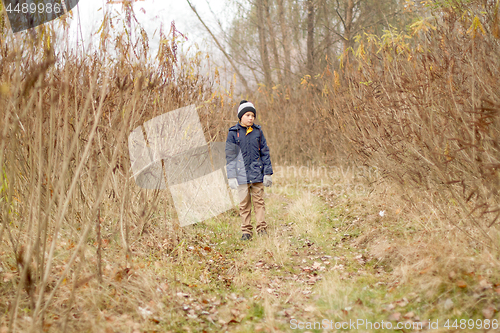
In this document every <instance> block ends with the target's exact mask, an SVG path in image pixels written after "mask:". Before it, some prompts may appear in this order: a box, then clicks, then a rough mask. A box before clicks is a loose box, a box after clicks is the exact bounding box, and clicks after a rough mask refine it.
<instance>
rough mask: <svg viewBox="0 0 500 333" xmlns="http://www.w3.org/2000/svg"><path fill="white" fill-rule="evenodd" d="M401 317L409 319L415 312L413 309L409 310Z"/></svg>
mask: <svg viewBox="0 0 500 333" xmlns="http://www.w3.org/2000/svg"><path fill="white" fill-rule="evenodd" d="M403 317H404V318H406V319H411V318H413V317H415V313H413V311H410V312H407V313H406V314H405V315H404V316H403Z"/></svg>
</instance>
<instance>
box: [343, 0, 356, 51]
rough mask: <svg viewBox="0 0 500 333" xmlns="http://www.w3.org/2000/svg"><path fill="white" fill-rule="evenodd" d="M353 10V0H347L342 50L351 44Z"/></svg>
mask: <svg viewBox="0 0 500 333" xmlns="http://www.w3.org/2000/svg"><path fill="white" fill-rule="evenodd" d="M353 10H354V0H347V7H346V10H345V22H344V52H345V50H347V49H348V48H349V46H351V28H352V12H353Z"/></svg>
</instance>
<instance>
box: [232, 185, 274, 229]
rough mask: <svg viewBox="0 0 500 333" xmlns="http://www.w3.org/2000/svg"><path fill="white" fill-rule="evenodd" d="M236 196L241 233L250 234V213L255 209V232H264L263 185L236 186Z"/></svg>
mask: <svg viewBox="0 0 500 333" xmlns="http://www.w3.org/2000/svg"><path fill="white" fill-rule="evenodd" d="M238 196H239V198H240V216H241V219H242V224H241V231H242V232H243V233H244V234H250V235H251V234H252V229H253V226H252V222H251V221H250V219H251V216H250V213H251V211H252V201H253V208H254V209H255V219H256V220H257V232H259V231H261V230H266V228H267V224H266V221H265V220H264V214H265V212H266V208H265V206H264V184H263V183H254V184H244V185H239V186H238Z"/></svg>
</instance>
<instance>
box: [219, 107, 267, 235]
mask: <svg viewBox="0 0 500 333" xmlns="http://www.w3.org/2000/svg"><path fill="white" fill-rule="evenodd" d="M255 117H256V111H255V107H254V105H253V104H252V103H250V102H248V101H245V100H243V101H241V102H240V105H239V107H238V119H239V122H238V124H237V125H235V126H233V127H231V128H230V129H229V133H228V135H227V140H226V164H227V178H228V179H229V186H230V187H231V188H232V189H238V196H239V200H240V216H241V219H242V224H241V230H242V233H243V235H242V236H241V240H250V239H251V238H252V229H253V227H252V223H251V222H250V213H251V208H252V203H251V201H253V206H254V209H255V218H256V220H257V233H258V234H259V235H265V234H267V231H266V229H267V224H266V221H265V219H264V213H265V207H264V186H266V187H269V186H271V185H272V178H271V175H272V174H273V167H272V166H271V157H270V155H269V147H268V146H267V143H266V138H265V137H264V134H263V133H262V129H261V128H260V126H259V125H255V124H254V120H255Z"/></svg>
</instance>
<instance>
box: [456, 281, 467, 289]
mask: <svg viewBox="0 0 500 333" xmlns="http://www.w3.org/2000/svg"><path fill="white" fill-rule="evenodd" d="M457 287H459V288H467V282H465V281H464V280H458V281H457Z"/></svg>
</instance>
